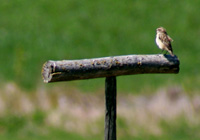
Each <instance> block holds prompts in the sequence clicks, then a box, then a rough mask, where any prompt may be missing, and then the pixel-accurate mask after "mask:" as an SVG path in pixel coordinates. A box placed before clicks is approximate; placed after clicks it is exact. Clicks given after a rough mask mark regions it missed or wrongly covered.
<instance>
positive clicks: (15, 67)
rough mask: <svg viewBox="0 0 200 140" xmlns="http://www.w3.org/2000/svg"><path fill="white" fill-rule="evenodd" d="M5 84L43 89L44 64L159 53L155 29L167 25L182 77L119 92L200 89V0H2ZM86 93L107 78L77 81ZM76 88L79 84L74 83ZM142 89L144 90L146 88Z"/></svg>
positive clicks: (154, 79)
mask: <svg viewBox="0 0 200 140" xmlns="http://www.w3.org/2000/svg"><path fill="white" fill-rule="evenodd" d="M0 2H1V5H0V13H1V19H0V42H1V43H0V48H1V51H0V64H1V66H2V68H1V73H0V78H1V81H0V82H5V81H15V82H17V83H18V84H19V85H20V86H21V87H23V88H26V89H33V88H35V87H36V86H37V85H38V84H37V83H38V81H39V84H41V83H42V82H41V76H40V71H41V67H42V64H43V63H44V62H45V61H47V60H49V59H51V60H62V59H83V58H93V57H104V56H114V55H127V54H157V53H160V50H159V49H157V47H156V45H155V42H154V39H155V29H156V28H157V27H159V26H164V27H165V28H166V29H167V31H168V33H169V35H170V36H171V37H172V38H173V40H174V42H173V49H174V53H175V54H176V55H177V56H178V57H179V59H180V62H181V65H180V73H179V74H178V75H163V74H162V75H160V74H157V75H145V76H143V75H138V76H124V77H119V80H118V84H119V85H120V86H118V89H119V90H120V91H125V92H130V91H131V92H138V91H141V90H143V87H144V88H146V89H147V91H148V90H150V91H151V90H154V88H156V87H158V86H165V85H174V84H178V85H181V86H182V87H183V88H185V89H186V90H188V91H193V90H199V88H200V87H199V86H198V84H199V82H200V76H199V74H198V70H199V68H200V65H199V64H200V63H199V60H198V58H199V55H200V47H199V45H200V41H199V35H200V24H199V23H200V19H199V18H198V13H199V11H200V10H199V4H200V2H199V1H189V0H185V1H173V0H164V1H157V0H144V1H139V0H127V1H120V0H111V1H106V0H101V1H100V0H96V1H88V0H64V1H63V0H58V1H53V0H49V1H45V0H39V1H32V0H15V1H4V0H0ZM73 83H74V85H75V86H77V87H78V88H81V89H83V90H86V91H91V90H95V89H98V88H103V86H104V82H103V79H97V80H85V81H78V82H73ZM72 85H73V84H72ZM141 85H142V86H141Z"/></svg>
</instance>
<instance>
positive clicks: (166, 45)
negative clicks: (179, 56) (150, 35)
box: [156, 27, 174, 56]
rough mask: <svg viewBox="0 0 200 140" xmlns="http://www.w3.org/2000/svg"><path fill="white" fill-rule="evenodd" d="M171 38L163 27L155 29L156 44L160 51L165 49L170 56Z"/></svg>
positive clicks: (171, 51) (171, 53)
mask: <svg viewBox="0 0 200 140" xmlns="http://www.w3.org/2000/svg"><path fill="white" fill-rule="evenodd" d="M172 41H173V40H172V39H171V38H170V37H169V36H168V34H167V32H166V30H165V29H164V28H163V27H159V28H157V29H156V44H157V46H158V48H159V49H161V50H162V52H163V51H164V50H165V51H167V52H169V53H170V55H171V56H174V54H173V50H172V45H171V42H172Z"/></svg>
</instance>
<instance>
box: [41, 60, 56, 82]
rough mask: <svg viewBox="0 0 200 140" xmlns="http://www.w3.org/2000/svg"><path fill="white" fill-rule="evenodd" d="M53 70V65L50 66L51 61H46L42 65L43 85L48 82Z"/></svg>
mask: <svg viewBox="0 0 200 140" xmlns="http://www.w3.org/2000/svg"><path fill="white" fill-rule="evenodd" d="M54 69H55V65H52V63H51V61H47V62H46V63H44V64H43V67H42V78H43V80H44V83H49V82H50V80H51V78H52V73H53V70H54Z"/></svg>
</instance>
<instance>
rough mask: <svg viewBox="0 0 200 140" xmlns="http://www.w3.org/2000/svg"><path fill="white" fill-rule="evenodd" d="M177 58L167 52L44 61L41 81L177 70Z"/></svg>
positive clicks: (172, 71)
mask: <svg viewBox="0 0 200 140" xmlns="http://www.w3.org/2000/svg"><path fill="white" fill-rule="evenodd" d="M178 72H179V60H178V58H177V57H176V56H173V57H172V56H171V55H125V56H113V57H102V58H93V59H81V60H62V61H48V62H46V63H45V64H44V65H43V68H42V77H43V79H44V82H45V83H49V82H58V81H71V80H81V79H91V78H99V77H109V76H120V75H131V74H145V73H178Z"/></svg>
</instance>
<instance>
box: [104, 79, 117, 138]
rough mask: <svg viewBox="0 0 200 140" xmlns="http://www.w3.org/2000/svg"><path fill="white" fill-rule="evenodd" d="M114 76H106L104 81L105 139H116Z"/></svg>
mask: <svg viewBox="0 0 200 140" xmlns="http://www.w3.org/2000/svg"><path fill="white" fill-rule="evenodd" d="M116 83H117V82H116V77H115V76H113V77H106V81H105V107H106V110H105V140H116V139H117V137H116V117H117V115H116V114H117V109H116V99H117V98H116V97H117V96H116V95H117V90H116Z"/></svg>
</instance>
